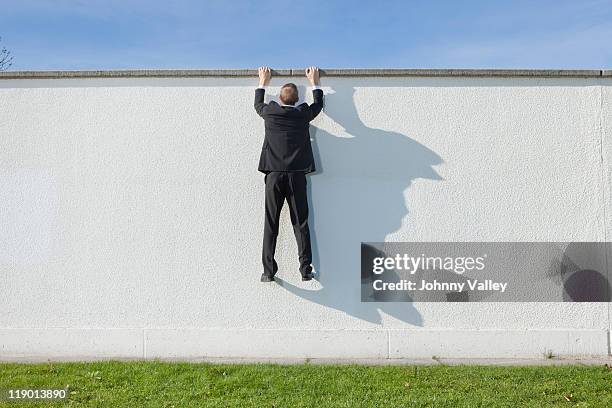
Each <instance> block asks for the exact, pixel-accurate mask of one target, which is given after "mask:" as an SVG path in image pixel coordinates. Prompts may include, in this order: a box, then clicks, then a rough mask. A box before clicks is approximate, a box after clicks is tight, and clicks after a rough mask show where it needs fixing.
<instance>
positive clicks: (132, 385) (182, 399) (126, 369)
mask: <svg viewBox="0 0 612 408" xmlns="http://www.w3.org/2000/svg"><path fill="white" fill-rule="evenodd" d="M66 385H69V386H70V388H71V389H72V390H73V391H74V393H72V394H71V396H70V401H68V402H58V403H53V404H50V403H46V402H45V403H40V402H38V403H27V402H10V403H8V402H5V403H4V405H3V403H2V402H0V406H11V407H26V406H38V407H40V406H101V407H102V406H104V407H106V406H109V407H141V406H151V407H172V406H174V407H258V408H259V407H291V408H296V407H350V408H354V407H412V406H416V407H538V408H542V407H553V406H554V407H557V406H559V407H570V406H576V407H612V370H610V369H608V368H606V367H603V366H591V367H587V366H578V365H572V366H546V367H533V366H532V367H499V366H444V365H432V366H363V365H355V364H351V365H319V364H303V365H280V364H213V363H170V362H159V361H137V362H120V361H104V362H93V363H43V364H13V363H0V388H51V387H52V388H63V387H65V386H66ZM570 395H571V397H570ZM565 396H567V397H568V399H569V400H570V401H568V400H566V398H565Z"/></svg>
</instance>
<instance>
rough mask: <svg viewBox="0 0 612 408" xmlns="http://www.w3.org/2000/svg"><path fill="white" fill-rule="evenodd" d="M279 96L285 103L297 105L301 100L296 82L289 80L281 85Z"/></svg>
mask: <svg viewBox="0 0 612 408" xmlns="http://www.w3.org/2000/svg"><path fill="white" fill-rule="evenodd" d="M279 98H280V100H281V102H282V103H284V104H285V105H295V104H296V103H297V101H299V100H300V98H299V96H298V89H297V86H295V84H293V83H291V82H289V83H288V84H285V85H283V86H282V87H281V90H280V95H279Z"/></svg>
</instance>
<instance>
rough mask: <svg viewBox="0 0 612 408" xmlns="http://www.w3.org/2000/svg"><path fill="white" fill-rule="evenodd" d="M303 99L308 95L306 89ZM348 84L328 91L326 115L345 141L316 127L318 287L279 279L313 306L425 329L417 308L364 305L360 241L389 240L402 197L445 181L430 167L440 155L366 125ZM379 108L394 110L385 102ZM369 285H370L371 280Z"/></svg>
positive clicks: (313, 215)
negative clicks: (421, 182)
mask: <svg viewBox="0 0 612 408" xmlns="http://www.w3.org/2000/svg"><path fill="white" fill-rule="evenodd" d="M300 91H301V92H300V93H301V94H303V90H300ZM354 93H355V89H354V88H353V87H352V86H349V85H339V86H337V87H334V89H333V90H332V92H331V93H330V92H326V96H325V108H324V112H325V114H326V115H327V116H328V117H330V118H331V119H332V120H334V121H335V122H336V123H337V124H338V125H340V126H341V127H342V128H344V130H345V133H346V134H347V136H346V137H339V136H336V135H333V134H331V133H329V132H327V131H325V130H323V129H321V128H316V127H315V126H311V131H310V133H311V137H312V144H313V151H314V156H315V162H316V167H317V171H316V172H315V173H311V176H310V178H309V186H308V187H309V206H310V218H309V223H310V229H311V241H312V250H313V266H314V268H315V271H316V272H317V280H318V281H319V285H318V288H315V289H304V288H300V287H297V286H295V285H292V284H290V283H288V282H286V281H283V280H281V279H279V278H277V282H278V283H279V284H280V285H281V286H283V287H284V288H285V289H287V290H289V291H290V292H292V293H294V294H295V295H297V296H301V297H303V298H305V299H307V300H310V301H312V302H316V303H318V304H321V305H325V306H327V307H331V308H334V309H337V310H341V311H344V312H345V313H347V314H349V315H352V316H355V317H357V318H360V319H364V320H367V321H370V322H373V323H380V322H381V320H382V318H381V314H380V312H381V311H382V312H384V313H386V314H389V315H392V316H393V317H395V318H397V319H400V320H402V321H404V322H407V323H410V324H414V325H419V326H420V325H422V318H421V315H420V314H419V312H418V311H417V310H416V309H415V308H414V306H413V305H412V303H409V302H405V301H406V300H408V301H409V300H410V299H403V300H404V302H395V303H392V302H361V279H360V276H361V267H360V259H361V255H360V252H361V250H360V249H361V243H362V242H383V241H385V238H386V236H387V235H388V234H390V233H392V232H394V231H397V230H398V229H399V228H400V227H401V225H402V219H403V218H404V217H405V216H407V215H408V209H407V207H406V203H405V197H404V194H405V192H406V190H407V189H408V188H410V186H411V184H412V182H413V180H415V179H418V178H424V179H430V180H441V177H440V176H439V175H438V174H437V173H436V171H435V170H434V169H433V168H432V166H434V165H436V164H441V163H442V159H441V158H440V156H438V154H436V153H435V152H433V151H432V150H430V149H428V148H427V147H425V146H423V145H422V144H420V143H418V142H416V141H415V140H413V139H411V138H409V137H408V136H406V135H403V134H400V133H396V132H391V131H386V130H382V129H376V128H371V127H368V126H366V125H365V124H364V123H363V122H362V121H361V119H360V117H359V114H358V112H357V108H356V106H355V103H354ZM380 104H381V105H380V108H381V109H396V108H394V107H393V105H392V104H393V101H380ZM366 281H367V280H366Z"/></svg>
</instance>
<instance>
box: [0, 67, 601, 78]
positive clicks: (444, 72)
mask: <svg viewBox="0 0 612 408" xmlns="http://www.w3.org/2000/svg"><path fill="white" fill-rule="evenodd" d="M320 73H321V76H328V77H394V76H395V77H442V76H446V77H449V76H450V77H579V78H588V77H612V70H599V69H598V70H575V69H557V70H553V69H386V68H385V69H352V68H348V69H321V70H320ZM272 75H273V76H281V77H282V76H285V77H302V76H304V70H303V69H277V70H273V71H272ZM254 76H255V77H256V76H257V70H256V69H142V70H86V71H3V72H0V79H35V78H58V79H59V78H142V77H145V78H169V77H170V78H171V77H177V78H180V77H254Z"/></svg>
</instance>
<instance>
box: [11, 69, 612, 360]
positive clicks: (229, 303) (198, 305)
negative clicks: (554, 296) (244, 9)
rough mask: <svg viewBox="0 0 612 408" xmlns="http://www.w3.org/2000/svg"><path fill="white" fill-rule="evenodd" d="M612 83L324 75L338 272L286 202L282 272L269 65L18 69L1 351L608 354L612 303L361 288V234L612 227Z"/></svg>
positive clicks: (322, 142)
mask: <svg viewBox="0 0 612 408" xmlns="http://www.w3.org/2000/svg"><path fill="white" fill-rule="evenodd" d="M289 80H291V81H294V82H297V83H298V84H299V85H300V86H301V92H302V94H304V93H306V92H305V88H304V85H305V82H304V81H302V80H301V79H296V78H273V81H272V85H273V88H274V86H276V85H280V84H282V83H283V82H286V81H289ZM611 81H612V78H609V79H605V78H582V79H581V78H516V77H514V78H510V77H508V78H475V77H456V78H450V77H438V78H432V77H392V78H365V77H362V78H338V77H325V78H323V84H324V89H325V93H326V100H325V102H326V106H325V109H324V112H323V113H322V114H321V116H319V117H318V118H317V119H316V120H315V121H314V122H313V130H314V132H312V134H313V137H314V140H315V146H316V151H317V152H318V153H317V165H318V167H319V172H318V173H316V174H314V175H312V176H311V177H310V179H309V183H310V188H311V201H312V202H311V214H312V221H311V228H312V229H313V239H314V241H313V244H314V248H315V262H316V266H317V269H318V271H319V273H320V281H311V282H302V281H301V280H300V279H299V277H300V275H299V273H298V269H297V267H298V262H297V249H296V246H295V242H294V237H293V232H292V229H291V225H290V221H289V216H288V213H287V211H283V214H282V222H283V227H282V230H281V233H280V237H279V242H278V250H277V253H278V262H279V266H280V270H279V272H278V275H277V276H278V277H279V278H280V279H281V280H279V281H278V283H276V284H263V283H260V282H259V276H260V274H261V264H260V258H261V256H260V248H261V241H262V232H263V217H262V215H263V193H264V190H263V175H262V174H261V173H258V172H257V161H258V158H259V152H260V149H261V143H262V138H263V123H262V120H261V118H260V117H259V116H257V114H256V113H255V111H254V109H253V106H252V105H253V101H252V99H253V88H254V85H255V82H256V81H255V80H254V79H250V78H165V79H164V78H117V79H112V78H89V79H2V80H0V202H1V203H2V204H1V207H0V208H1V209H0V274H1V275H0V277H1V278H2V283H1V284H0V358H2V357H9V356H45V357H55V358H63V357H75V356H76V357H79V356H95V357H109V356H117V357H119V356H123V357H147V358H149V357H196V356H232V357H391V358H396V357H431V356H432V355H437V356H443V357H475V356H477V357H510V356H541V355H542V353H543V352H544V351H545V350H552V351H553V353H555V354H560V355H580V354H596V355H607V354H608V353H609V343H610V337H609V333H610V311H611V308H610V304H609V303H361V302H360V291H359V289H360V287H359V285H360V280H359V274H360V273H359V243H360V241H383V240H391V241H445V240H448V241H607V240H610V238H611V237H612V207H611V206H610V203H611V199H610V196H611V193H610V191H611V190H610V183H611V180H612V168H611V166H610V163H611V160H612V87H611V86H610V85H611V84H612V82H611ZM306 99H307V100H310V99H311V96H310V95H307V97H306ZM285 210H286V209H285ZM608 278H609V276H608Z"/></svg>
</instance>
